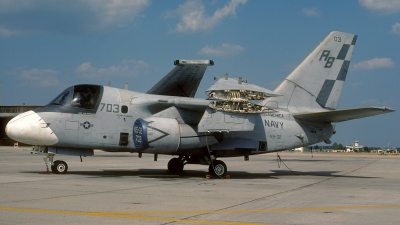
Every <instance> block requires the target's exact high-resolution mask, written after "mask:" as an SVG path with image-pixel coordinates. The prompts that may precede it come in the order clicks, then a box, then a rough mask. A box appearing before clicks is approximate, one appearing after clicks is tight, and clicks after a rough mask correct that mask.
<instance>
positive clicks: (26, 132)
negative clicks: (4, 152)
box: [5, 111, 58, 145]
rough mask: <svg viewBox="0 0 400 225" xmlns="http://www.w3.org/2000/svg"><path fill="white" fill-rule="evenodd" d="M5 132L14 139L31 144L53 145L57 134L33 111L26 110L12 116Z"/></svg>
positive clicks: (56, 139) (56, 140)
mask: <svg viewBox="0 0 400 225" xmlns="http://www.w3.org/2000/svg"><path fill="white" fill-rule="evenodd" d="M5 132H6V134H7V136H8V137H9V138H11V139H13V140H15V141H18V142H22V143H26V144H32V145H54V144H56V143H57V142H58V138H57V136H56V135H55V134H54V132H53V131H52V130H51V129H50V127H49V123H46V122H45V121H44V120H43V119H42V118H41V117H40V116H39V115H38V114H36V113H35V112H34V111H28V112H25V113H22V114H20V115H18V116H16V117H14V118H13V119H12V120H10V122H8V123H7V125H6V129H5Z"/></svg>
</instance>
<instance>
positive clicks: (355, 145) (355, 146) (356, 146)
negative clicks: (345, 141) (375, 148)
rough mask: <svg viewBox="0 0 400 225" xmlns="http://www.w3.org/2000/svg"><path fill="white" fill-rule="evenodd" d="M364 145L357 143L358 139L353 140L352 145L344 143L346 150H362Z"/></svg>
mask: <svg viewBox="0 0 400 225" xmlns="http://www.w3.org/2000/svg"><path fill="white" fill-rule="evenodd" d="M363 151H364V146H362V145H359V144H358V141H354V143H353V145H346V152H363Z"/></svg>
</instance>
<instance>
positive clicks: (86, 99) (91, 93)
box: [71, 85, 100, 110]
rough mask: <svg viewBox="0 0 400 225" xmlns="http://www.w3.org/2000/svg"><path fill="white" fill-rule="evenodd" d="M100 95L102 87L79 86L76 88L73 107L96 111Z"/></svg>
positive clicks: (72, 102)
mask: <svg viewBox="0 0 400 225" xmlns="http://www.w3.org/2000/svg"><path fill="white" fill-rule="evenodd" d="M99 95H100V86H96V85H77V86H75V87H74V94H73V97H72V101H71V106H73V107H79V108H85V109H92V110H93V109H94V108H95V107H96V104H97V100H98V99H99Z"/></svg>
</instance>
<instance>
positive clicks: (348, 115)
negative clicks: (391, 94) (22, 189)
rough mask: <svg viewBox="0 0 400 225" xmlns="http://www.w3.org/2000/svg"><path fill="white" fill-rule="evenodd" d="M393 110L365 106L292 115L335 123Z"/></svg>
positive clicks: (301, 118)
mask: <svg viewBox="0 0 400 225" xmlns="http://www.w3.org/2000/svg"><path fill="white" fill-rule="evenodd" d="M394 111H395V110H394V109H391V108H387V107H366V108H354V109H342V110H332V111H323V112H313V113H299V114H294V115H293V117H294V118H296V119H299V120H307V121H312V122H326V123H337V122H343V121H347V120H353V119H360V118H364V117H369V116H376V115H380V114H384V113H390V112H394Z"/></svg>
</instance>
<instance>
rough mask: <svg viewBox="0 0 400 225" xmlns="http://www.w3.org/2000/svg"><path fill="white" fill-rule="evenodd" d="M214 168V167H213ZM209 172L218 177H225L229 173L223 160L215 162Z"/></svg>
mask: <svg viewBox="0 0 400 225" xmlns="http://www.w3.org/2000/svg"><path fill="white" fill-rule="evenodd" d="M213 166H214V167H213ZM208 172H209V173H210V174H212V175H214V176H217V177H221V178H223V177H225V176H226V173H227V172H228V170H227V167H226V164H225V163H224V162H223V161H221V160H215V161H214V162H213V163H211V164H210V166H209V167H208Z"/></svg>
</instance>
